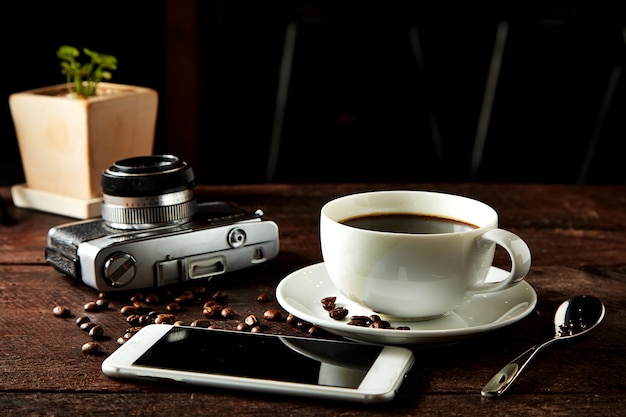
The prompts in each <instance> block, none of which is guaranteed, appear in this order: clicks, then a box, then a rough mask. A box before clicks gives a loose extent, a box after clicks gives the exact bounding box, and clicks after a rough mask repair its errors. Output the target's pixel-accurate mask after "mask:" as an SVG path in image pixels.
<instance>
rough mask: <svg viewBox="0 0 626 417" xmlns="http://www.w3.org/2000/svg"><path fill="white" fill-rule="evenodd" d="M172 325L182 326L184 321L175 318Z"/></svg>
mask: <svg viewBox="0 0 626 417" xmlns="http://www.w3.org/2000/svg"><path fill="white" fill-rule="evenodd" d="M172 324H173V325H174V326H184V325H185V322H184V321H182V320H176V321H175V322H174V323H172Z"/></svg>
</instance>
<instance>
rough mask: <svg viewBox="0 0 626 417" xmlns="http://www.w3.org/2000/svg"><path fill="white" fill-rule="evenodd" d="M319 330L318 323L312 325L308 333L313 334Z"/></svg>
mask: <svg viewBox="0 0 626 417" xmlns="http://www.w3.org/2000/svg"><path fill="white" fill-rule="evenodd" d="M318 330H319V327H317V326H316V325H312V326H311V327H309V329H308V330H307V331H306V332H307V333H308V334H310V335H311V336H313V335H315V334H317V332H318Z"/></svg>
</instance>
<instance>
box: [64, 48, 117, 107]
mask: <svg viewBox="0 0 626 417" xmlns="http://www.w3.org/2000/svg"><path fill="white" fill-rule="evenodd" d="M83 52H84V53H85V55H87V56H88V57H90V58H91V61H90V62H87V63H82V64H81V63H80V62H78V61H77V60H76V59H77V58H78V57H79V56H80V51H79V50H78V49H76V48H74V47H73V46H68V45H63V46H61V47H60V48H59V50H58V51H57V57H59V58H60V59H61V73H62V74H64V75H66V76H67V88H68V90H69V92H70V94H72V95H74V96H77V97H90V96H94V95H95V94H96V88H97V87H98V83H99V82H100V81H102V80H103V79H104V80H110V79H111V72H110V70H116V69H117V58H116V57H114V56H112V55H105V54H100V53H98V52H94V51H91V50H89V49H87V48H84V49H83Z"/></svg>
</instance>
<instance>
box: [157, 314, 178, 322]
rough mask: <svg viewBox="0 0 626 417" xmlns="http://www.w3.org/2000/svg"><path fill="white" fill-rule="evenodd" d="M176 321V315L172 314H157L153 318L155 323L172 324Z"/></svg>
mask: <svg viewBox="0 0 626 417" xmlns="http://www.w3.org/2000/svg"><path fill="white" fill-rule="evenodd" d="M175 321H176V317H174V315H173V314H159V315H158V316H156V318H155V319H154V323H155V324H173V323H174V322H175Z"/></svg>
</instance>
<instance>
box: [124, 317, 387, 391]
mask: <svg viewBox="0 0 626 417" xmlns="http://www.w3.org/2000/svg"><path fill="white" fill-rule="evenodd" d="M382 349H383V348H382V347H381V346H376V345H367V344H360V343H352V342H344V341H332V340H323V339H308V338H305V337H287V336H276V335H264V334H258V333H257V334H251V333H244V332H235V331H220V330H206V329H198V328H189V327H178V326H173V327H172V328H171V330H170V331H169V332H168V333H166V334H165V335H164V336H163V337H161V339H160V340H158V341H157V342H156V343H155V344H154V345H153V346H152V347H150V348H149V349H148V350H147V351H146V352H145V353H144V354H143V355H142V356H141V357H139V359H137V360H136V361H135V363H134V365H138V366H144V367H154V368H160V369H172V370H182V371H189V372H198V373H208V374H219V375H228V376H237V377H248V378H259V379H270V380H276V381H288V382H297V383H305V384H318V385H331V386H340V387H345V388H357V387H358V386H359V385H360V383H361V381H362V380H363V378H364V377H365V375H366V374H367V371H368V370H369V369H370V367H371V366H372V364H373V363H374V361H375V360H376V358H377V357H378V355H379V354H380V352H381V350H382Z"/></svg>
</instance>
